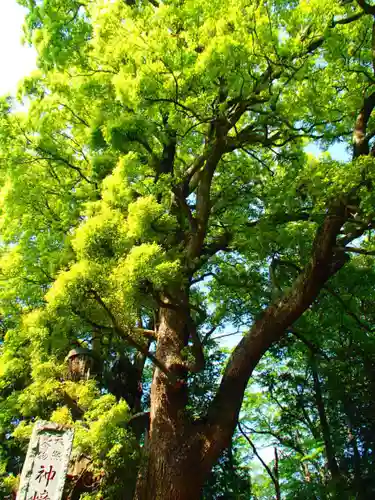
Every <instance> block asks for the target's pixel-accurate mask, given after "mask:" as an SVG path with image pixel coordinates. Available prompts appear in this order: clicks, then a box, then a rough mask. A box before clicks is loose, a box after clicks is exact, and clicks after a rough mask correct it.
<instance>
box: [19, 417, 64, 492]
mask: <svg viewBox="0 0 375 500" xmlns="http://www.w3.org/2000/svg"><path fill="white" fill-rule="evenodd" d="M73 436H74V431H73V429H72V428H69V427H66V426H62V425H58V424H54V423H51V422H45V421H38V422H37V423H36V424H35V426H34V429H33V433H32V436H31V440H30V443H29V448H28V450H27V455H26V460H25V463H24V465H23V469H22V474H21V483H20V487H19V490H18V493H17V500H61V497H62V494H63V490H64V484H65V478H66V474H67V470H68V466H69V459H70V453H71V451H72V445H73Z"/></svg>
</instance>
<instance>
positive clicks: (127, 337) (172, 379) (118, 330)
mask: <svg viewBox="0 0 375 500" xmlns="http://www.w3.org/2000/svg"><path fill="white" fill-rule="evenodd" d="M90 293H91V295H92V296H93V297H94V299H95V300H96V302H97V303H98V304H99V305H100V306H101V307H102V308H103V309H104V311H105V312H106V313H107V315H108V317H109V319H110V320H111V322H112V324H113V328H114V330H115V332H116V333H117V335H119V336H120V337H121V338H123V339H124V340H126V342H128V344H130V345H131V346H132V347H134V348H135V349H136V350H137V351H139V352H141V353H142V354H143V355H144V356H145V357H146V358H148V359H149V360H150V361H152V362H153V364H154V365H155V366H157V367H158V368H159V369H160V370H161V371H162V372H163V373H164V374H165V375H166V377H167V378H168V379H169V380H170V382H172V384H176V383H177V382H178V380H177V379H176V377H175V376H174V375H173V373H171V372H170V371H169V370H168V368H167V367H166V366H165V365H164V363H162V362H161V361H160V360H158V359H157V358H156V357H155V356H154V355H153V354H151V353H150V352H149V351H148V348H147V347H145V346H143V345H141V344H139V343H138V342H137V341H136V340H134V339H133V337H132V336H131V335H130V334H129V333H128V332H126V331H125V330H124V329H123V328H121V326H120V325H119V324H118V322H117V320H116V318H115V316H114V315H113V314H112V311H111V310H110V309H109V308H108V307H107V305H106V304H105V302H104V301H103V299H102V298H101V297H100V295H99V294H98V292H96V291H95V290H91V291H90Z"/></svg>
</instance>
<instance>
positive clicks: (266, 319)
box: [207, 206, 346, 454]
mask: <svg viewBox="0 0 375 500" xmlns="http://www.w3.org/2000/svg"><path fill="white" fill-rule="evenodd" d="M344 222H345V207H344V206H341V207H339V208H337V209H336V211H335V213H331V214H329V215H328V216H327V217H326V219H325V221H324V222H323V224H322V225H321V227H320V228H319V229H318V231H317V234H316V237H315V241H314V244H313V253H312V257H311V259H310V262H309V263H308V264H307V266H306V267H305V269H304V271H303V272H302V273H301V274H300V275H299V276H298V278H297V279H296V281H295V283H294V285H293V287H292V288H291V290H290V291H289V292H287V293H286V294H285V295H284V297H282V298H281V299H280V300H278V301H277V302H276V303H274V304H272V305H270V306H269V307H268V308H267V309H266V310H265V311H264V313H263V315H262V316H261V317H260V318H259V319H258V320H257V321H256V322H255V323H254V325H253V327H252V328H251V329H250V331H249V333H248V334H247V335H245V336H244V337H243V339H242V340H241V342H240V343H239V344H238V346H237V347H236V349H235V350H234V351H233V353H232V356H231V357H230V359H229V361H228V364H227V367H226V370H225V373H224V376H223V378H222V382H221V384H220V388H219V390H218V392H217V394H216V397H215V399H214V401H213V403H212V405H211V408H210V410H209V414H208V425H207V436H208V437H209V440H210V442H211V443H212V444H211V450H210V451H212V453H214V454H216V453H217V451H216V449H215V448H216V446H222V445H223V441H224V442H225V443H224V444H226V443H227V442H229V439H230V436H231V435H232V433H233V430H234V427H235V425H236V422H237V419H238V414H239V410H240V408H241V403H242V398H243V394H244V391H245V389H246V385H247V382H248V380H249V378H250V376H251V374H252V372H253V370H254V368H255V367H256V365H257V364H258V362H259V360H260V359H261V357H262V356H263V354H264V353H265V352H266V351H267V350H268V349H269V347H270V346H271V345H272V344H273V343H274V342H275V341H277V340H279V339H280V338H281V337H282V335H283V334H284V333H285V330H286V329H287V328H288V327H289V326H290V325H292V324H293V323H294V321H296V320H297V319H298V318H299V317H300V316H301V315H302V314H303V312H304V311H305V310H306V309H307V308H308V307H309V306H310V304H311V303H312V302H313V301H314V299H315V298H316V297H317V295H318V293H319V292H320V290H321V289H322V288H323V286H324V284H325V283H326V281H327V280H328V279H329V278H330V277H331V276H332V275H333V274H334V273H335V272H337V271H338V270H339V269H340V268H341V267H342V266H343V265H344V264H345V262H346V259H343V258H342V257H343V255H342V254H341V256H337V255H335V253H334V250H333V249H334V247H335V246H336V245H335V244H336V237H337V235H338V234H339V231H340V229H341V227H342V225H343V223H344ZM340 257H341V258H340ZM216 443H217V444H216ZM208 453H209V452H208Z"/></svg>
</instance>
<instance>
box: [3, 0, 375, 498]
mask: <svg viewBox="0 0 375 500" xmlns="http://www.w3.org/2000/svg"><path fill="white" fill-rule="evenodd" d="M18 1H19V3H20V4H21V5H23V6H25V7H26V8H27V9H28V13H27V16H26V20H25V27H24V31H25V39H26V40H27V41H28V42H29V43H32V44H33V45H34V46H35V47H36V49H37V51H38V70H37V71H35V72H34V73H33V74H31V75H29V76H28V77H26V78H25V79H24V81H23V82H21V83H20V86H19V90H18V94H17V99H18V102H16V101H13V100H12V99H10V98H2V99H1V100H0V170H1V176H0V179H1V180H0V276H1V281H0V315H1V324H0V327H1V328H0V476H1V483H0V484H1V486H0V488H2V490H0V494H3V493H4V492H5V491H7V492H9V490H10V489H12V488H14V487H15V485H16V482H17V477H16V476H17V475H18V474H19V470H20V467H21V464H22V462H23V459H24V456H25V450H26V446H27V441H28V439H29V436H30V432H31V429H32V425H33V423H34V422H35V421H36V420H37V419H47V420H53V421H56V422H59V423H65V424H69V425H72V426H74V428H75V430H76V438H75V443H74V452H73V459H74V460H76V461H78V460H79V459H80V457H81V456H83V455H85V456H88V457H89V460H90V464H89V467H88V470H87V473H88V474H89V475H90V481H91V483H90V484H91V486H90V488H91V489H90V491H86V490H84V488H81V490H79V487H80V486H77V485H76V486H77V491H74V488H75V487H76V486H75V485H74V484H70V485H68V486H69V488H71V489H70V490H69V491H70V492H71V493H72V494H73V493H74V494H75V495H76V496H77V498H79V497H80V498H81V499H94V498H96V499H99V498H102V497H103V498H108V499H115V498H119V497H121V496H122V498H123V497H124V495H125V496H126V495H127V497H129V498H131V495H132V492H133V489H134V482H135V478H136V474H137V466H138V461H139V457H140V455H142V454H143V453H144V451H145V446H144V442H143V440H144V437H142V436H135V434H136V433H132V432H131V430H130V428H129V426H128V424H129V421H130V420H131V418H132V416H134V414H135V413H137V412H140V411H142V410H144V411H148V410H149V406H150V405H149V403H150V384H151V377H152V368H151V365H150V363H149V361H147V360H146V359H145V356H144V352H145V350H146V352H147V350H148V349H149V350H150V353H151V355H153V354H155V352H156V353H157V355H158V356H159V355H160V352H161V351H163V349H158V347H159V345H158V339H156V348H155V339H154V337H155V336H156V337H157V336H158V328H159V327H160V323H161V321H160V317H161V315H160V311H161V309H162V308H164V310H172V311H175V310H183V311H184V313H183V314H185V315H189V320H191V323H193V324H194V325H193V326H194V328H195V329H196V331H197V335H198V337H199V338H200V340H201V341H202V343H203V346H202V347H203V351H204V354H205V357H206V366H205V369H204V370H202V371H201V372H199V373H197V374H196V373H194V374H193V373H188V374H187V375H186V378H187V384H186V387H187V390H188V392H189V394H188V398H187V404H186V405H185V408H184V411H185V413H186V415H187V416H188V417H189V418H190V419H192V420H193V421H194V422H195V423H196V421H198V420H199V419H204V417H205V414H206V412H207V410H208V408H209V405H210V403H211V402H212V400H213V399H214V395H215V392H216V390H217V387H218V384H219V380H220V377H221V375H222V373H223V369H224V364H225V361H226V359H227V358H228V356H227V351H225V349H220V348H219V347H218V344H217V343H216V342H215V340H214V339H212V337H215V334H214V332H216V333H220V334H224V335H225V334H226V332H227V331H231V330H232V329H233V330H235V329H236V330H237V331H238V332H239V333H243V332H244V330H245V329H246V330H247V329H248V328H249V326H250V325H251V324H254V321H256V320H257V319H258V318H260V317H261V315H262V314H263V312H264V310H265V308H266V307H267V306H268V305H269V304H271V303H272V302H273V301H275V300H278V299H280V297H282V296H283V295H285V294H286V293H287V292H288V290H290V289H291V288H292V287H293V284H294V283H295V281H296V278H297V276H298V275H299V274H300V271H301V269H303V268H304V266H306V265H308V263H309V262H310V260H311V254H312V251H313V249H314V237H315V235H316V234H317V231H319V230H320V229H318V228H320V227H321V223H322V221H323V220H324V219H325V217H326V215H327V213H328V211H329V210H331V209H332V206H338V205H340V204H344V205H345V206H346V209H347V210H346V215H345V217H346V218H345V221H344V223H343V225H342V228H341V233H340V235H339V237H338V242H337V244H339V243H340V245H341V244H342V245H345V244H347V240H346V239H348V238H349V240H348V241H349V242H353V245H354V243H355V239H354V237H355V235H357V233H358V235H362V236H361V238H362V239H361V240H359V241H358V240H357V242H356V243H357V244H358V246H360V251H361V252H362V254H363V255H360V256H357V257H354V258H352V260H351V263H350V265H349V266H347V268H346V270H344V271H342V272H341V273H340V275H339V277H338V278H335V279H334V280H333V281H332V283H331V284H330V285H329V286H333V287H334V293H331V294H329V293H328V291H327V290H328V288H326V289H325V290H324V292H322V293H321V295H320V296H319V299H318V300H317V301H316V303H315V304H314V305H313V306H312V307H311V308H310V310H308V312H306V314H305V315H304V316H303V317H302V319H301V318H300V319H299V321H298V322H297V324H296V325H294V326H295V332H292V331H291V332H289V333H288V335H287V336H286V337H285V339H284V340H283V341H282V342H281V343H280V344H278V345H277V346H274V347H273V348H272V349H270V350H269V352H268V353H267V355H266V356H265V357H264V358H263V361H262V362H261V364H260V366H258V370H257V373H256V378H255V382H254V383H253V384H252V385H250V388H249V390H248V392H247V394H246V397H245V400H244V404H243V407H242V412H241V415H240V418H241V419H242V420H243V421H244V422H245V423H246V422H247V429H248V432H249V433H250V434H251V435H252V437H253V439H255V437H254V436H258V438H257V439H256V444H257V446H261V445H263V444H266V445H267V446H274V445H275V444H276V445H277V446H278V447H279V448H280V450H281V453H280V460H279V464H278V465H279V470H278V474H279V476H280V484H281V486H282V488H281V489H282V495H283V498H284V497H285V498H334V495H335V494H336V495H338V493H339V495H338V496H337V497H340V496H342V495H341V493H342V491H343V490H342V491H340V490H339V489H338V484H337V482H336V479H335V478H334V477H333V475H332V470H331V471H330V470H328V469H329V467H328V466H327V468H325V464H326V463H327V462H328V460H327V432H326V435H324V429H323V427H324V425H323V424H322V415H321V411H320V410H319V409H318V398H317V384H316V380H315V379H314V378H313V364H312V358H311V354H312V352H311V351H313V354H314V356H315V358H314V360H315V361H316V360H318V361H316V362H317V366H318V368H317V370H318V380H319V382H320V385H321V390H322V393H323V396H322V400H323V407H324V410H325V412H326V414H327V421H328V428H329V429H328V430H329V432H328V434H329V436H330V441H331V445H332V448H333V450H334V455H335V457H336V458H337V462H338V464H339V470H340V478H341V480H342V485H343V486H342V487H343V488H344V490H345V492H346V493H348V495H355V494H356V492H358V491H360V492H363V491H364V490H365V487H366V488H367V487H368V491H373V490H374V484H373V479H372V478H371V471H372V470H373V457H372V450H373V449H374V443H373V437H372V436H374V435H375V433H374V429H373V424H372V422H371V415H372V414H373V413H372V412H373V405H372V402H371V396H370V394H371V390H372V389H373V387H374V384H373V380H372V375H371V374H372V371H373V364H374V356H373V355H374V353H375V348H374V345H373V342H372V325H373V321H374V314H373V310H372V309H373V308H372V306H371V304H372V302H373V283H374V280H373V278H374V276H373V262H372V260H371V257H370V256H369V255H365V253H370V254H371V252H373V251H374V244H373V236H372V234H371V232H370V230H371V229H372V227H373V223H374V221H373V206H374V201H375V200H374V195H373V191H374V190H373V188H372V186H373V183H374V174H375V169H374V165H375V163H374V158H373V155H372V154H371V155H363V156H361V157H359V158H354V159H353V160H351V161H349V160H348V161H338V160H335V159H333V158H332V157H331V156H330V155H329V153H328V152H327V151H328V149H329V148H330V147H331V146H333V145H335V144H338V143H341V145H342V147H343V148H344V146H349V145H350V139H348V137H350V136H351V133H352V131H353V126H354V122H355V120H356V118H357V115H358V113H359V111H360V110H361V108H362V106H363V99H364V98H369V97H370V96H371V92H372V91H373V89H372V86H373V84H374V77H373V75H372V64H373V60H372V58H373V45H372V43H371V41H370V39H371V32H372V19H371V16H369V15H362V11H361V10H360V8H359V6H357V3H356V2H343V1H339V0H332V1H330V2H326V1H324V0H294V1H289V0H271V1H270V0H267V1H266V0H260V1H258V2H249V1H248V0H236V1H234V0H227V1H223V0H220V1H218V0H212V1H210V2H206V1H203V0H186V1H184V2H181V1H177V0H168V1H160V2H159V5H157V2H154V1H152V2H149V1H143V0H142V1H141V0H136V1H134V2H131V1H124V0H113V1H108V0H89V1H87V2H84V3H81V2H79V1H76V0H64V1H62V0H18ZM359 14H361V15H359ZM352 16H354V18H355V19H351V17H352ZM348 20H351V22H347V21H348ZM22 102H23V103H24V107H23V108H22V107H21V108H20V106H19V104H20V103H22ZM370 114H371V113H370ZM374 125H375V123H374V117H373V116H370V117H369V118H368V122H367V124H366V126H367V133H368V146H369V149H370V147H372V144H373V143H372V141H373V137H374V132H373V130H374ZM356 132H358V131H357V130H356ZM357 139H358V137H357V136H356V140H357ZM312 142H314V143H315V144H317V145H319V146H320V147H321V148H322V149H323V150H324V151H325V153H324V154H322V155H321V156H319V157H313V156H312V155H310V154H307V153H306V152H305V148H306V146H308V145H309V144H310V143H312ZM353 193H355V200H354V202H353V196H354V195H353ZM353 203H354V206H353ZM335 244H336V242H335ZM338 251H339V250H337V252H338ZM340 251H341V252H343V250H340ZM350 251H353V249H351V250H350ZM335 252H336V250H335ZM351 280H355V292H354V291H353V285H352V284H351ZM337 296H338V297H339V299H338V300H337ZM344 305H347V307H346V308H345V307H344ZM343 309H344V310H343ZM347 309H349V313H348V311H347ZM181 324H182V323H181ZM162 326H163V327H165V325H164V324H163V325H162ZM185 326H186V325H185ZM142 327H144V328H146V334H147V335H148V337H147V336H146V335H143V334H142ZM178 328H180V327H178ZM184 328H185V327H183V328H181V329H182V330H184ZM297 329H298V331H300V330H301V331H302V333H303V335H304V336H306V338H307V340H308V342H307V343H306V342H305V343H304V342H303V341H301V338H300V337H297V340H296V338H295V337H296V335H295V333H296V331H297ZM193 330H194V329H193ZM194 331H195V330H194ZM155 332H156V333H155ZM143 333H144V332H143ZM175 334H176V335H177V334H178V335H180V337H178V339H177V340H176V338H174V337H173V335H172V333H170V339H169V344H168V346H169V348H170V349H172V348H173V349H179V352H178V353H177V354H176V352H167V353H166V352H163V353H162V354H163V355H164V358H165V359H163V360H162V361H163V362H164V364H165V363H167V364H168V363H169V365H171V366H172V369H173V364H174V363H175V361H176V359H177V360H178V361H179V362H180V358H181V360H182V361H186V360H188V361H191V362H192V363H191V364H194V363H193V362H194V361H195V359H194V357H195V356H196V354H195V349H194V348H195V347H196V346H194V345H193V344H194V343H196V340H194V338H193V335H192V333H191V332H189V331H187V332H185V330H184V331H179V332H177V333H176V332H175ZM293 335H294V336H293ZM181 339H182V340H181ZM176 346H177V347H176ZM312 346H315V347H316V349H315V347H312ZM353 346H354V347H353ZM77 347H85V348H88V349H91V351H92V354H93V356H92V358H93V361H92V363H93V365H92V370H91V371H90V373H89V375H87V374H86V375H85V376H81V377H77V378H76V379H75V378H74V376H73V374H72V373H70V372H69V362H68V360H67V359H66V357H67V355H68V353H69V352H70V351H71V349H73V348H77ZM309 349H310V350H309ZM314 349H315V351H314ZM139 351H141V352H142V356H143V358H142V359H141V360H140V357H141V356H140V353H139ZM164 351H165V350H164ZM250 354H251V355H252V353H250ZM155 355H156V354H155ZM327 358H328V359H329V361H327ZM171 359H172V360H173V363H172V361H171ZM126 367H127V368H128V369H129V373H127V372H126ZM179 368H183V369H181V370H180V372H181V373H182V372H183V373H184V376H185V374H186V369H185V368H186V366H182V365H181V366H180V367H179ZM180 372H179V376H180ZM142 383H143V387H142ZM141 388H142V390H143V392H142V390H141ZM348 395H349V396H348ZM137 398H138V399H137ZM348 419H349V420H350V425H349V424H348ZM349 431H350V436H351V437H350V438H348V435H349V434H348V432H349ZM259 436H260V437H259ZM355 443H357V444H356V445H355ZM355 446H356V447H355ZM232 448H233V450H232V451H233V453H232V455H230V453H229V452H226V451H225V452H223V454H222V456H221V458H220V460H219V462H218V464H217V465H216V466H215V469H214V471H213V473H212V475H211V477H210V479H209V480H208V482H207V484H206V487H205V491H204V498H207V499H208V498H233V499H234V498H237V499H240V498H249V496H250V495H252V496H253V498H272V496H273V495H274V489H273V488H274V484H273V481H272V480H271V478H270V477H269V475H268V474H267V473H266V472H259V468H258V469H256V467H253V459H254V457H253V452H252V451H251V450H250V451H249V449H248V442H247V441H246V439H245V438H244V437H241V436H240V435H239V434H237V433H236V434H235V437H234V441H233V445H232ZM328 448H329V446H328ZM358 454H359V458H358ZM250 462H251V463H250ZM271 465H272V467H273V468H275V467H276V464H275V463H272V464H271ZM359 469H360V470H361V472H359ZM249 471H251V472H252V476H253V478H252V479H253V481H252V483H253V484H251V485H250V484H249V480H248V479H249ZM250 489H251V491H250ZM124 492H125V493H124ZM4 495H5V493H4Z"/></svg>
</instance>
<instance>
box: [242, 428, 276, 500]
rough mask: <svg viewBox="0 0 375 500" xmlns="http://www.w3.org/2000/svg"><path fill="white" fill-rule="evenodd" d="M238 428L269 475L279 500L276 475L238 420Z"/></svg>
mask: <svg viewBox="0 0 375 500" xmlns="http://www.w3.org/2000/svg"><path fill="white" fill-rule="evenodd" d="M237 425H238V429H239V431H240V433H241V434H242V435H243V437H244V438H245V439H246V441H247V442H248V443H249V445H250V447H251V449H252V450H253V453H254V455H255V456H256V457H257V459H258V460H259V462H260V463H261V464H262V465H263V467H264V468H265V470H266V471H267V474H268V475H269V476H270V478H271V480H272V482H273V484H274V486H275V491H276V499H277V500H280V498H281V496H280V483H279V481H278V478H277V475H275V474H273V472H272V470H271V469H270V467H268V465H267V464H266V462H265V461H264V460H263V458H262V457H261V456H260V455H259V453H258V451H257V449H256V447H255V445H254V443H253V442H252V441H251V439H250V438H249V436H248V435H247V434H246V432H245V431H244V430H243V428H242V426H241V424H240V422H238V424H237Z"/></svg>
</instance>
